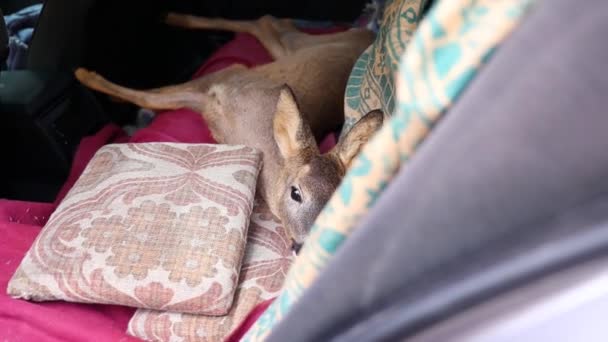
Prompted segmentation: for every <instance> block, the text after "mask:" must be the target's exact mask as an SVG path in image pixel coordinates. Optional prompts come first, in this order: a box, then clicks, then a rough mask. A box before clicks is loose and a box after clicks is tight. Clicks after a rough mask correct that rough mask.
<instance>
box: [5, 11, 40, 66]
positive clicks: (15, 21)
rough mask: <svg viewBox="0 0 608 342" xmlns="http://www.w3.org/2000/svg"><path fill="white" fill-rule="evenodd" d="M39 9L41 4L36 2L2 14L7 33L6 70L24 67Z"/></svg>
mask: <svg viewBox="0 0 608 342" xmlns="http://www.w3.org/2000/svg"><path fill="white" fill-rule="evenodd" d="M41 11H42V4H36V5H32V6H29V7H26V8H24V9H22V10H20V11H18V12H16V13H13V14H11V15H7V16H4V20H5V22H6V28H7V31H8V35H9V45H8V51H9V54H8V58H7V68H8V70H18V69H24V68H25V67H26V66H27V53H28V50H29V44H30V42H31V40H32V36H33V34H34V28H35V27H36V23H37V22H38V18H39V16H40V13H41ZM0 14H1V12H0ZM0 48H1V47H0Z"/></svg>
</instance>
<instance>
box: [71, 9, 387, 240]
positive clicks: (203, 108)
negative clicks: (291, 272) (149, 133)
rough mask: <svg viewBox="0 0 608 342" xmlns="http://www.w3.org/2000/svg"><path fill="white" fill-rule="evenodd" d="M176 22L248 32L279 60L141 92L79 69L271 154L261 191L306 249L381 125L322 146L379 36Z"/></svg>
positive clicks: (104, 88) (367, 124)
mask: <svg viewBox="0 0 608 342" xmlns="http://www.w3.org/2000/svg"><path fill="white" fill-rule="evenodd" d="M166 21H167V23H169V24H171V25H175V26H180V27H185V28H200V29H220V30H229V31H236V32H248V33H251V34H253V35H254V36H256V37H257V38H258V39H259V40H260V42H261V43H262V44H263V45H264V47H265V48H266V49H267V50H268V51H269V52H270V54H271V55H272V57H273V58H274V61H273V62H272V63H269V64H266V65H262V66H258V67H255V68H252V69H248V68H246V67H244V66H242V65H235V66H232V67H229V68H227V69H224V70H221V71H218V72H216V73H213V74H209V75H207V76H205V77H202V78H199V79H196V80H193V81H190V82H186V83H183V84H180V85H175V86H169V87H163V88H159V89H152V90H147V91H140V90H134V89H129V88H125V87H122V86H119V85H116V84H114V83H111V82H109V81H108V80H106V79H104V78H103V77H101V76H99V75H98V74H96V73H93V72H90V71H87V70H84V69H78V70H77V71H76V77H77V78H78V79H79V80H80V81H81V82H82V83H83V84H84V85H86V86H88V87H90V88H92V89H95V90H98V91H100V92H103V93H106V94H108V95H110V96H113V97H116V98H118V99H122V100H125V101H129V102H132V103H135V104H137V105H139V106H141V107H144V108H149V109H157V110H166V109H178V108H182V107H187V108H191V109H193V110H195V111H198V112H200V113H201V114H202V115H203V116H204V118H205V120H206V122H207V124H208V125H209V128H210V130H211V132H212V134H213V136H214V138H215V139H216V140H217V141H218V142H219V143H223V144H240V145H246V146H250V147H254V148H257V149H259V150H260V151H262V152H263V155H264V157H263V167H262V171H261V176H260V179H259V181H258V192H259V193H260V194H261V196H262V197H263V198H264V200H265V201H266V202H267V203H268V205H269V206H270V208H271V210H272V212H273V213H274V214H275V215H277V216H278V217H279V218H280V219H281V220H282V221H283V224H284V225H285V226H286V227H287V229H288V230H289V232H290V234H291V236H292V238H293V240H294V242H295V243H297V244H301V243H303V240H304V238H305V236H306V234H307V232H308V230H309V229H310V227H311V226H312V224H313V222H314V220H315V218H316V217H317V215H318V214H319V212H320V210H321V209H322V208H323V206H324V205H325V204H326V202H327V201H328V200H329V198H330V196H331V195H332V193H333V192H334V191H335V189H336V187H337V186H338V184H339V183H340V180H341V179H342V177H343V176H344V173H345V172H346V169H347V168H348V167H349V164H350V162H351V160H352V159H353V158H354V156H355V155H356V154H357V152H358V151H359V149H360V148H361V146H362V145H363V143H364V142H366V141H367V140H368V139H369V138H370V136H371V135H372V134H373V133H374V132H375V131H376V130H377V129H378V128H379V127H380V126H381V124H382V120H383V115H382V113H381V112H380V111H372V112H370V113H369V114H367V115H366V116H364V117H363V118H362V119H361V120H360V121H359V122H358V123H357V124H356V125H355V126H354V127H353V128H352V129H351V131H350V132H349V133H348V134H347V135H346V136H345V137H344V138H343V139H341V141H339V142H338V144H337V145H336V147H334V148H333V149H332V150H331V151H330V152H328V153H326V154H324V155H321V154H320V153H319V150H318V148H317V144H316V140H319V139H320V138H321V137H323V136H324V135H326V134H327V133H329V132H331V131H332V130H335V129H336V128H338V127H339V126H340V125H341V124H342V122H343V120H344V115H343V105H344V102H343V98H344V90H345V87H346V81H347V79H348V76H349V74H350V71H351V69H352V67H353V64H354V62H355V60H356V59H357V57H358V56H359V55H360V54H361V53H362V52H363V50H365V48H367V47H368V46H369V45H370V44H371V42H372V39H373V34H372V33H371V32H370V31H368V30H365V29H351V30H348V31H344V32H340V33H335V34H327V35H309V34H306V33H303V32H300V31H298V30H297V29H296V28H295V26H294V25H293V24H292V23H291V21H290V20H286V19H275V18H272V17H268V16H266V17H262V18H261V19H259V20H256V21H233V20H224V19H208V18H200V17H193V16H189V15H180V14H169V16H168V17H167V20H166Z"/></svg>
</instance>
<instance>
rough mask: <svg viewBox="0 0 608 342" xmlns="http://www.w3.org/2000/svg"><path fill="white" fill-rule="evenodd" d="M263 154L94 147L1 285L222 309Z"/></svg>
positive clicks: (165, 146) (65, 295)
mask: <svg viewBox="0 0 608 342" xmlns="http://www.w3.org/2000/svg"><path fill="white" fill-rule="evenodd" d="M260 166H261V154H260V153H259V152H258V151H257V150H254V149H251V148H248V147H243V146H226V145H202V144H199V145H194V144H174V143H142V144H124V145H108V146H105V147H103V148H102V149H100V150H99V151H98V152H97V154H96V155H95V157H94V158H93V159H92V160H91V162H90V163H89V165H88V166H87V168H86V170H85V171H84V172H83V174H82V176H81V177H80V179H79V180H78V181H77V182H76V184H75V185H74V187H73V188H72V189H71V191H70V192H69V193H68V195H67V196H66V198H65V199H64V201H63V202H62V203H61V204H60V205H59V207H58V208H57V210H56V211H55V212H54V213H53V215H52V216H51V218H50V219H49V221H48V223H47V225H46V226H45V227H44V228H43V229H42V231H41V233H40V235H39V236H38V237H37V238H36V241H35V242H34V244H33V245H32V247H31V248H30V250H29V251H28V253H27V254H26V256H25V258H24V259H23V261H22V263H21V265H20V266H19V268H18V269H17V271H16V273H15V274H14V275H13V278H12V279H11V281H10V283H9V285H8V293H9V295H11V296H13V297H15V298H24V299H30V300H35V301H46V300H65V301H72V302H84V303H103V304H119V305H126V306H133V307H138V308H149V309H156V310H168V311H176V312H188V313H197V314H207V315H223V314H226V312H228V310H229V309H230V307H231V305H232V302H233V298H234V293H235V290H236V285H237V279H238V274H239V272H240V268H241V263H242V259H243V254H244V249H245V242H246V236H247V228H248V225H249V218H250V215H251V210H252V207H253V199H254V195H255V186H256V181H257V176H258V172H259V169H260Z"/></svg>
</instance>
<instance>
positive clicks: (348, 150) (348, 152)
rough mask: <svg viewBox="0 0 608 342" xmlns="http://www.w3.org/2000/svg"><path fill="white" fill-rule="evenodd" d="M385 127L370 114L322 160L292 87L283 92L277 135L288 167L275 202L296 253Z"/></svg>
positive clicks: (278, 182)
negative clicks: (362, 152) (356, 159)
mask: <svg viewBox="0 0 608 342" xmlns="http://www.w3.org/2000/svg"><path fill="white" fill-rule="evenodd" d="M382 121H383V114H382V112H381V111H380V110H374V111H371V112H369V113H368V114H366V115H365V116H364V117H363V118H361V119H360V120H359V121H358V122H357V123H356V124H355V125H354V126H353V127H352V129H351V130H350V131H349V132H348V133H347V134H346V135H345V136H344V137H343V138H342V139H341V140H340V141H339V142H338V144H337V145H336V146H335V147H334V148H333V149H332V150H331V151H329V152H327V153H325V154H321V153H320V152H319V149H318V147H317V144H316V141H315V139H314V136H313V134H312V131H311V129H310V126H309V124H308V122H307V121H306V118H305V116H303V115H302V114H301V113H300V110H299V108H298V104H297V102H296V99H295V97H294V94H293V92H292V91H291V89H290V88H289V87H288V86H283V87H282V88H281V91H280V95H279V100H278V101H277V108H276V113H275V116H274V122H273V129H274V138H275V141H276V143H277V146H278V148H279V151H280V154H281V157H282V161H283V164H282V167H281V170H280V172H279V176H278V177H277V178H278V179H277V180H276V183H275V186H274V189H275V191H274V193H273V194H272V197H273V198H272V200H273V202H274V203H273V204H274V208H275V210H276V213H275V214H276V215H278V216H279V218H280V219H281V221H282V222H283V224H284V225H285V227H286V228H287V230H288V231H289V233H290V235H291V237H292V239H293V242H294V246H295V247H296V249H298V248H299V246H301V244H302V243H303V242H304V239H305V238H306V235H307V234H308V231H309V229H310V228H311V226H312V225H313V223H314V221H315V219H316V218H317V216H318V215H319V213H320V211H321V209H323V207H324V206H325V204H326V203H327V201H329V199H330V197H331V196H332V194H333V193H334V191H335V190H336V188H337V187H338V185H339V184H340V181H341V180H342V177H344V174H345V173H346V170H347V169H348V167H349V166H350V164H351V162H352V160H353V158H354V157H355V156H356V155H357V154H358V153H359V150H360V149H361V147H362V146H363V144H364V143H365V142H367V141H368V140H369V138H370V137H371V136H372V135H373V134H374V133H375V132H376V131H377V130H378V129H379V128H380V126H381V125H382Z"/></svg>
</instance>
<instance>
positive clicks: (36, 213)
mask: <svg viewBox="0 0 608 342" xmlns="http://www.w3.org/2000/svg"><path fill="white" fill-rule="evenodd" d="M338 30H342V29H332V30H308V31H310V32H311V33H323V32H333V31H338ZM270 61H271V58H270V56H269V55H268V53H267V52H266V51H265V50H264V48H263V47H262V45H261V44H260V43H259V42H258V41H257V40H256V39H255V38H253V37H252V36H250V35H247V34H238V35H236V37H235V39H234V40H232V41H231V42H229V43H228V44H226V45H225V46H224V47H222V48H221V49H219V50H218V51H217V52H216V53H215V54H214V55H213V56H212V57H211V58H210V59H209V60H208V61H207V62H206V63H205V64H204V65H203V66H202V67H201V68H200V69H199V70H198V71H197V72H196V74H195V76H194V77H195V78H196V77H200V76H203V75H205V74H208V73H211V72H215V71H218V70H220V69H222V68H225V67H227V66H229V65H232V64H234V63H240V64H244V65H246V66H250V67H251V66H255V65H258V64H263V63H267V62H270ZM127 141H129V142H161V141H162V142H188V143H213V142H214V141H213V138H212V137H211V134H210V132H209V130H208V128H207V126H206V124H205V123H204V121H203V119H202V117H201V115H200V114H198V113H195V112H193V111H190V110H186V109H182V110H176V111H170V112H164V113H160V114H159V115H158V116H157V117H156V118H155V119H154V121H153V122H152V123H151V125H150V126H148V127H146V128H144V129H142V130H140V131H138V132H137V133H136V134H135V135H134V136H133V137H131V138H130V139H129V137H128V136H127V135H126V134H125V132H124V131H123V130H122V129H121V128H120V127H118V126H116V125H108V126H106V127H104V128H103V129H102V130H100V131H99V132H98V133H97V134H95V135H93V136H90V137H86V138H84V139H83V140H82V141H81V143H80V145H79V147H78V150H77V152H76V154H75V157H74V162H73V165H72V169H71V172H70V174H69V177H68V179H67V181H66V183H65V184H64V186H63V188H62V189H61V191H60V193H59V194H58V196H57V198H56V200H55V202H54V203H29V202H20V201H10V200H2V199H0V289H2V290H1V291H0V341H20V342H30V341H32V342H46V341H49V342H55V341H57V342H59V341H61V342H69V341H74V342H82V341H95V342H104V341H121V342H128V341H137V340H138V339H136V338H133V337H130V336H128V335H126V333H125V330H126V327H127V324H128V322H129V319H130V318H131V316H132V314H133V312H134V309H133V308H127V307H121V306H112V305H90V304H77V303H67V302H44V303H33V302H28V301H24V300H14V299H11V298H9V297H8V296H7V295H6V291H5V290H6V286H7V284H8V281H9V280H10V278H11V276H12V275H13V273H14V272H15V270H16V268H17V266H18V265H19V263H20V262H21V259H22V258H23V256H24V255H25V253H26V252H27V250H28V249H29V247H30V246H31V244H32V243H33V241H34V239H35V238H36V236H37V234H38V233H39V232H40V229H41V228H42V226H43V225H44V224H45V223H46V221H47V220H48V218H49V216H50V215H51V214H52V212H53V211H54V209H55V208H56V206H57V204H59V203H60V202H61V200H63V198H64V197H65V195H66V194H67V192H68V191H69V190H70V189H71V187H72V186H73V185H74V183H75V182H76V180H77V179H78V177H79V176H80V174H81V173H82V172H83V171H84V168H85V167H86V165H87V164H88V162H89V161H90V160H91V158H92V157H93V155H94V154H95V152H97V150H98V149H99V148H100V147H102V146H103V145H105V144H108V143H122V142H127ZM333 144H335V136H333V135H332V136H329V137H328V138H327V139H326V140H325V142H324V143H323V144H322V145H323V146H324V147H322V148H324V149H327V148H331V146H333ZM255 310H261V307H260V306H258V307H257V308H256V309H255ZM264 310H265V308H264ZM256 312H257V311H256ZM262 312H263V310H262ZM253 314H255V312H254V313H253ZM251 317H253V316H251ZM251 319H252V320H253V321H255V319H253V318H251ZM253 321H251V323H253ZM249 325H251V324H249ZM248 328H249V327H247V328H246V329H248Z"/></svg>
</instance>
